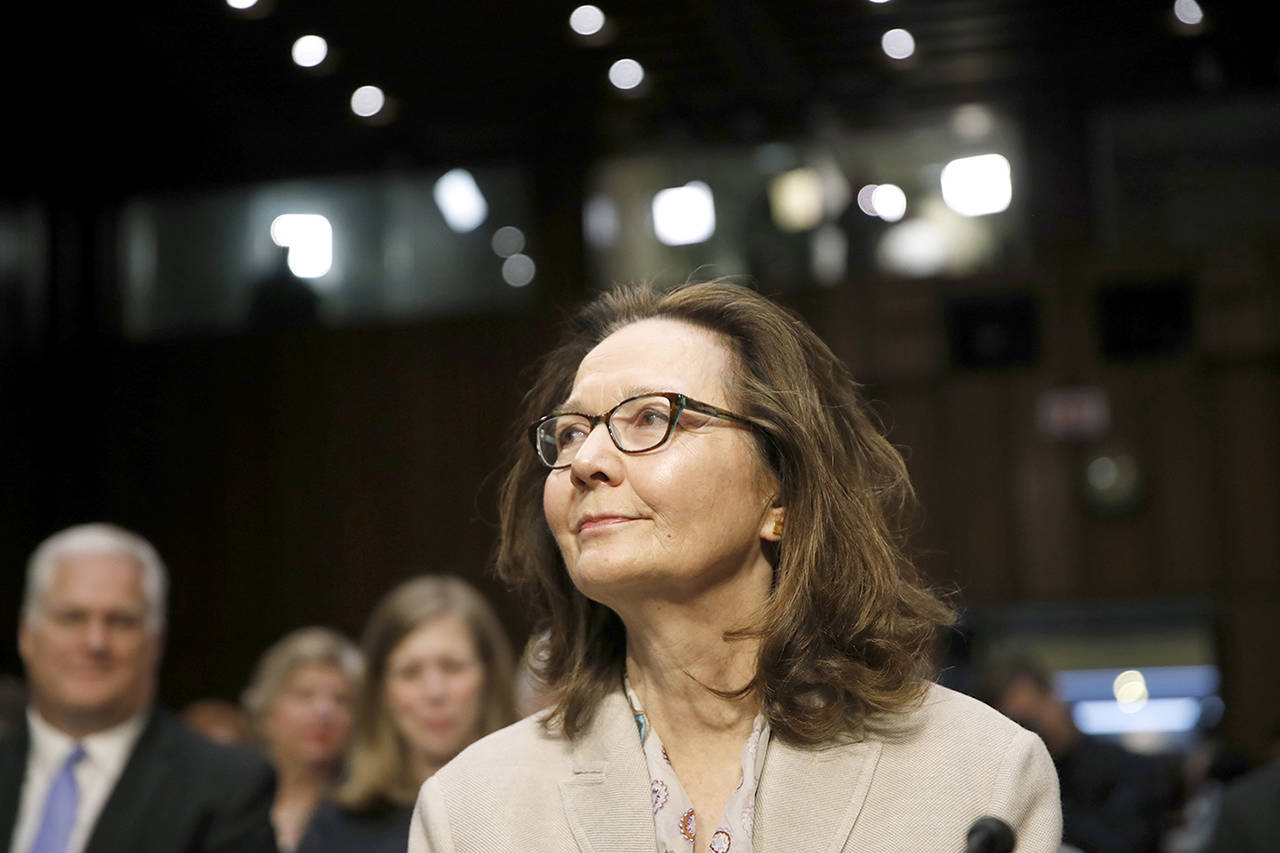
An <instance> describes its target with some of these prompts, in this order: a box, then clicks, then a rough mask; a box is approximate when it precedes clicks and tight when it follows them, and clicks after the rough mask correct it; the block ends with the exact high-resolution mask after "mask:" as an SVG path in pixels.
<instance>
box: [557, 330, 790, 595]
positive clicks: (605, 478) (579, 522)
mask: <svg viewBox="0 0 1280 853" xmlns="http://www.w3.org/2000/svg"><path fill="white" fill-rule="evenodd" d="M736 369H737V366H736V360H735V359H734V358H733V356H732V354H731V353H730V351H729V350H728V348H727V347H726V345H725V344H724V343H722V341H721V339H720V337H719V336H718V335H716V334H715V333H713V332H710V331H707V330H705V329H702V328H700V327H697V326H694V325H691V324H687V323H683V322H680V321H677V320H668V319H649V320H642V321H639V322H637V323H633V324H631V325H629V326H625V327H623V328H622V329H619V330H618V331H617V332H615V333H614V334H612V335H610V336H609V337H607V338H605V339H604V340H603V341H602V342H601V343H600V344H599V345H597V346H596V348H595V349H593V350H592V351H591V352H590V353H588V354H587V356H586V357H585V358H584V359H583V360H582V363H581V364H580V365H579V367H578V373H577V376H576V377H575V379H574V383H573V390H572V391H571V393H570V395H569V399H568V400H566V401H565V402H564V405H562V406H559V407H558V408H559V409H560V410H563V411H575V412H585V413H587V414H596V413H600V412H605V411H608V410H609V409H610V408H612V407H613V406H615V405H617V404H618V403H619V402H621V401H622V400H625V399H627V398H628V397H632V396H634V395H636V394H642V393H645V392H648V391H677V392H679V393H682V394H684V395H686V396H688V397H692V398H694V399H697V400H701V401H702V402H704V403H710V404H712V405H713V406H718V407H720V408H724V409H727V410H730V411H733V409H734V406H733V401H732V400H729V399H728V398H727V393H726V385H727V383H728V380H729V378H730V377H731V376H732V375H733V372H734V370H736ZM754 442H755V439H754V437H753V436H752V434H751V432H750V430H749V429H748V428H746V427H744V426H743V425H742V424H739V423H735V422H732V421H727V420H722V419H717V418H708V417H706V416H705V415H700V414H698V413H695V412H689V411H686V412H685V413H684V414H682V415H681V416H680V420H679V425H678V427H677V429H676V431H675V434H674V435H673V436H672V437H671V440H670V441H669V442H668V443H667V444H665V445H663V446H662V447H660V448H658V449H656V450H652V451H649V452H646V453H640V454H634V455H632V454H626V453H623V452H622V451H620V450H618V448H617V447H615V446H614V444H613V442H612V441H611V440H610V438H609V435H608V432H607V431H606V429H605V428H604V425H603V424H601V425H598V426H597V427H596V428H595V429H594V430H592V432H591V434H590V435H589V436H588V437H587V438H586V440H585V441H584V442H583V443H582V445H581V446H580V449H579V450H578V453H577V456H576V457H575V458H574V460H573V463H572V464H571V465H569V466H568V467H567V468H562V469H558V470H552V471H550V472H549V473H548V474H547V479H546V484H545V486H544V488H543V511H544V513H545V515H546V519H547V524H548V525H549V526H550V528H551V532H552V534H553V535H554V536H555V539H556V543H557V544H558V545H559V546H560V552H561V554H562V555H563V557H564V562H565V566H566V568H567V569H568V571H569V575H570V577H571V578H572V579H573V582H574V584H575V585H576V586H577V587H578V589H579V590H581V591H582V592H583V594H584V595H586V596H587V597H589V598H592V599H594V600H596V601H599V602H601V603H603V604H605V605H607V606H609V607H612V608H614V609H615V610H619V609H620V608H619V605H624V606H625V605H626V604H627V603H630V602H634V601H636V600H638V597H641V598H645V599H648V600H653V599H655V598H657V599H665V600H672V601H687V600H689V599H690V597H691V596H696V595H698V594H699V593H700V592H702V591H704V590H706V589H708V588H711V587H715V586H717V585H723V584H750V585H754V588H755V589H756V590H759V591H764V592H767V590H768V588H769V587H768V585H769V582H770V579H771V577H772V569H771V567H770V566H769V563H768V561H767V559H766V558H765V555H764V551H763V548H762V542H761V540H762V539H776V538H777V537H776V535H774V534H773V526H774V519H775V512H774V510H773V509H772V504H773V501H774V496H775V492H776V486H775V485H774V482H773V478H772V477H771V476H770V475H769V474H768V473H767V472H766V470H765V467H764V465H763V463H762V462H761V461H760V459H759V455H758V453H757V451H756V450H755V445H754ZM624 616H625V614H624Z"/></svg>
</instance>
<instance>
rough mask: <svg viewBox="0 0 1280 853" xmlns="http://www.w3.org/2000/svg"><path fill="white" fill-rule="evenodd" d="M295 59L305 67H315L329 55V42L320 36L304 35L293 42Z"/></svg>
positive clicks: (295, 61)
mask: <svg viewBox="0 0 1280 853" xmlns="http://www.w3.org/2000/svg"><path fill="white" fill-rule="evenodd" d="M291 53H292V55H293V61H294V63H295V64H297V65H300V66H302V67H303V68H315V67H316V66H317V65H319V64H320V63H321V62H324V58H325V57H326V56H328V55H329V43H328V42H326V41H325V40H324V39H322V38H321V37H320V36H303V37H302V38H300V39H298V40H297V41H295V42H294V43H293V50H292V52H291Z"/></svg>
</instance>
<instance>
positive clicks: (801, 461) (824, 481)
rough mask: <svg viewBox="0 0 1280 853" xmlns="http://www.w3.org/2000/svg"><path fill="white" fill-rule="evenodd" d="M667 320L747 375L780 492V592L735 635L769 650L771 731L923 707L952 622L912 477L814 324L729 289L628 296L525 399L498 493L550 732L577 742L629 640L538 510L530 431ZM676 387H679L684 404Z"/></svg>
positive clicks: (745, 400) (573, 340)
mask: <svg viewBox="0 0 1280 853" xmlns="http://www.w3.org/2000/svg"><path fill="white" fill-rule="evenodd" d="M649 318H667V319H674V320H679V321H683V322H686V323H691V324H693V325H695V326H699V327H701V328H704V329H708V330H711V331H713V332H716V333H719V334H720V335H722V336H723V339H724V340H725V341H726V343H727V344H728V346H729V348H730V349H731V350H732V351H733V352H734V354H735V355H736V358H737V362H738V369H737V371H736V372H735V375H734V376H731V377H726V381H725V384H726V388H727V390H728V392H729V403H730V406H732V407H733V408H734V409H735V411H737V412H738V413H739V414H741V415H744V416H745V417H747V418H748V419H750V421H751V422H752V423H753V424H754V425H755V433H756V436H757V447H758V450H759V453H760V456H761V458H762V460H763V461H764V462H765V464H766V465H767V467H768V468H769V469H770V470H771V471H772V473H773V476H774V477H776V479H777V482H778V484H779V501H780V503H781V505H782V506H783V507H785V509H786V534H785V537H784V538H783V539H782V540H781V542H780V543H778V547H777V548H776V552H775V554H774V556H775V557H776V563H775V566H774V570H775V578H776V579H775V583H774V589H773V592H772V595H771V596H770V598H769V600H768V601H767V603H766V604H765V606H764V607H763V609H762V610H761V612H759V613H758V614H755V615H754V618H753V619H752V620H751V622H750V623H749V624H746V625H744V626H743V627H742V629H741V630H735V631H732V632H730V633H729V634H728V635H727V638H729V639H733V638H742V637H754V638H758V639H759V640H760V652H759V661H758V665H757V671H756V675H755V678H754V679H753V680H752V681H751V682H750V683H749V684H748V685H746V686H745V687H744V689H743V692H744V693H745V692H746V691H753V692H755V693H756V694H757V695H758V696H759V697H760V700H761V703H762V706H763V711H764V714H765V716H766V717H767V718H768V720H769V723H770V725H771V726H772V729H773V731H774V732H775V733H777V734H778V735H779V736H780V737H782V738H784V739H785V740H788V741H791V742H793V743H799V744H814V743H818V742H821V741H826V740H829V739H832V738H836V737H841V736H848V735H856V734H857V733H858V732H859V731H860V730H861V729H862V727H863V726H864V724H866V723H867V722H868V721H869V718H870V717H871V716H872V715H876V714H881V713H887V712H895V711H900V710H903V709H905V708H906V707H909V706H910V705H911V704H912V703H914V702H916V701H918V700H919V699H920V698H921V697H922V696H923V694H924V691H925V689H926V686H927V680H928V679H929V678H930V677H932V676H933V675H934V674H935V673H934V662H933V647H934V644H933V640H934V635H935V632H936V630H937V629H938V628H939V627H941V626H945V625H949V624H951V623H952V622H953V621H954V616H953V614H952V611H951V610H950V608H949V607H948V606H947V605H946V604H944V603H943V602H942V601H941V600H940V599H939V598H938V597H937V596H935V595H934V594H933V593H932V592H930V591H929V590H928V589H927V588H926V587H925V586H924V585H922V583H921V582H920V581H919V579H918V578H917V575H916V572H915V570H914V568H913V566H912V564H911V562H910V561H909V560H908V559H907V557H906V556H905V554H904V551H903V544H902V539H903V536H902V534H901V531H900V525H901V524H902V523H903V522H904V521H905V519H906V515H905V513H906V511H907V510H909V509H911V508H913V507H914V505H915V495H914V492H913V490H912V488H911V483H910V481H909V480H908V478H907V471H906V466H905V464H904V463H903V460H902V457H901V456H900V455H899V453H898V452H897V450H895V449H894V447H893V446H892V445H891V444H890V443H889V442H888V440H887V439H886V438H885V437H884V436H883V435H882V434H881V432H880V430H879V429H878V428H877V425H876V423H875V421H874V419H873V418H872V416H871V413H870V412H869V410H868V407H867V404H866V402H865V401H864V400H863V399H862V397H861V395H860V391H859V386H858V385H857V384H856V383H855V382H854V381H853V378H852V376H851V375H850V374H849V371H848V369H847V368H846V367H845V365H844V364H843V363H842V362H841V361H840V360H839V359H838V358H836V356H835V355H834V354H833V353H832V352H831V350H830V349H829V348H828V347H827V346H826V344H824V343H823V342H822V341H821V340H820V339H819V338H818V336H817V335H816V334H815V333H814V332H813V330H812V329H810V328H809V327H808V326H807V325H806V324H805V323H804V322H803V321H801V320H800V319H798V318H797V317H796V316H794V315H793V314H791V313H789V312H788V311H786V310H785V309H783V308H781V307H780V306H778V305H776V304H775V303H773V302H772V301H770V300H769V299H767V298H765V297H763V296H761V295H759V294H758V293H756V292H754V291H752V290H749V289H747V288H745V287H742V286H739V285H735V284H731V283H728V282H723V281H715V282H704V283H699V284H686V285H684V286H681V287H678V288H676V289H675V290H672V291H670V292H667V293H663V292H660V291H657V290H655V289H654V288H652V287H650V286H646V285H629V286H625V287H620V288H617V289H614V290H613V291H610V292H608V293H605V294H603V295H601V296H599V297H597V298H596V299H595V300H593V301H592V302H590V303H588V304H587V305H585V306H584V307H582V308H581V309H580V310H579V311H578V312H577V313H576V314H575V315H573V316H572V318H571V319H570V321H569V322H568V324H567V327H566V329H565V332H564V336H563V338H562V340H561V343H560V345H559V346H558V347H557V348H556V349H555V350H553V351H552V352H551V353H550V354H549V355H548V356H547V357H546V359H545V360H544V362H543V363H542V365H541V369H540V371H539V373H538V376H537V379H536V381H535V382H534V385H533V387H532V388H531V389H530V390H529V392H528V393H527V394H526V395H525V398H524V402H523V407H522V410H521V411H522V416H521V418H520V421H519V423H518V427H519V430H518V432H517V434H516V435H515V436H514V437H513V440H512V444H511V447H510V453H511V454H512V457H511V463H510V469H509V473H508V474H507V476H506V479H505V482H504V483H503V488H502V492H501V496H500V512H501V539H500V541H499V543H498V549H497V560H496V562H497V567H498V571H499V573H500V574H501V575H502V577H503V578H504V579H506V580H507V581H508V583H510V584H511V585H512V586H513V587H514V588H515V589H516V591H517V594H518V595H520V596H521V600H523V601H526V602H528V604H529V606H530V607H531V608H532V610H533V614H534V616H535V620H536V621H535V626H536V629H541V630H545V631H547V640H546V646H545V648H544V649H543V653H542V654H541V655H540V657H539V660H538V662H537V663H538V666H539V668H540V672H539V675H540V676H541V678H542V679H543V680H545V681H546V682H547V683H548V684H549V685H550V687H551V688H552V690H553V691H554V692H555V694H556V695H557V696H558V697H559V701H558V703H557V704H556V706H555V707H554V709H553V710H552V711H551V713H550V714H549V715H548V717H547V719H546V724H547V725H548V726H552V727H555V726H560V727H562V728H563V731H564V732H565V734H566V735H567V736H568V737H570V738H573V737H576V736H577V735H578V734H580V733H581V732H582V731H583V730H584V728H585V727H586V726H587V725H588V723H589V722H590V720H591V718H592V716H593V714H594V712H595V709H596V707H597V706H598V705H599V703H600V701H601V699H602V698H603V697H604V696H605V695H606V694H607V693H608V692H609V691H611V690H615V689H617V686H618V684H619V681H620V679H621V674H622V667H623V663H624V657H625V654H626V637H625V631H624V629H623V625H622V622H621V620H620V619H619V618H618V616H617V614H615V613H614V612H613V611H612V610H610V609H609V608H607V607H605V606H604V605H602V604H598V603H597V602H594V601H591V600H590V599H588V598H587V597H586V596H584V595H583V594H582V593H580V592H579V591H578V590H577V589H576V588H575V587H574V585H573V583H572V582H571V581H570V580H569V576H568V573H567V572H566V571H565V567H564V563H563V560H562V559H561V556H560V553H559V550H558V549H557V547H556V544H555V541H554V540H553V539H552V537H551V534H550V531H549V530H548V528H547V525H546V522H545V520H544V518H543V513H542V487H543V482H544V481H545V479H546V475H547V469H546V468H545V467H544V466H543V464H542V463H541V462H540V461H539V460H538V458H537V456H536V454H535V453H534V450H533V448H532V447H531V446H530V442H529V439H528V435H527V424H530V423H532V422H533V421H535V420H537V418H539V417H540V416H542V415H545V414H548V413H549V412H550V411H552V409H553V408H554V407H555V406H556V405H558V404H559V403H560V402H561V401H563V400H564V399H565V398H566V397H567V396H568V395H569V393H570V391H571V386H572V384H573V380H574V376H575V374H576V372H577V369H578V365H579V363H580V362H581V361H582V359H583V357H584V356H586V354H587V353H588V352H589V351H590V350H591V349H592V348H594V347H595V346H596V344H598V343H600V342H601V341H602V340H604V339H605V338H606V337H608V336H609V335H610V334H612V333H613V332H615V331H617V330H618V329H619V328H621V327H623V326H626V325H628V324H630V323H634V322H637V321H639V320H644V319H649ZM673 390H680V389H673Z"/></svg>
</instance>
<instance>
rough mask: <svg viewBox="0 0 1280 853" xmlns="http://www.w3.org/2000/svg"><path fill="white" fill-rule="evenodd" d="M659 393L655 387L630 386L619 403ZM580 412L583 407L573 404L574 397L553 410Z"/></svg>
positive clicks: (624, 390)
mask: <svg viewBox="0 0 1280 853" xmlns="http://www.w3.org/2000/svg"><path fill="white" fill-rule="evenodd" d="M658 393H661V391H660V389H659V388H658V387H657V386H654V385H628V386H627V387H625V388H623V389H622V396H621V397H619V398H618V403H621V402H622V401H623V400H630V399H631V398H632V397H639V396H640V395H641V394H658ZM614 405H615V406H616V405H617V403H614ZM611 408H613V406H609V407H608V408H606V409H605V411H606V412H607V411H608V410H609V409H611ZM580 410H581V407H580V406H579V405H578V404H577V403H574V402H573V397H569V398H568V399H567V400H565V401H564V402H562V403H561V404H560V405H558V406H556V407H555V408H554V409H552V411H553V412H573V411H580ZM582 414H590V413H589V412H582Z"/></svg>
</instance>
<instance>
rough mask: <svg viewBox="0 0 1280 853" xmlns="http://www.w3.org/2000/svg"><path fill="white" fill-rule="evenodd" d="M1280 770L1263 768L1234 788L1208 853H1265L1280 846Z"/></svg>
mask: <svg viewBox="0 0 1280 853" xmlns="http://www.w3.org/2000/svg"><path fill="white" fill-rule="evenodd" d="M1277 839H1280V766H1272V767H1264V768H1263V769H1261V770H1255V771H1254V772H1252V773H1250V774H1249V775H1247V776H1244V777H1242V778H1241V779H1239V780H1238V781H1236V782H1234V783H1232V784H1231V786H1230V787H1228V788H1227V792H1226V794H1225V795H1223V798H1222V811H1221V813H1220V814H1219V815H1218V825H1217V828H1216V829H1215V830H1214V833H1213V840H1212V841H1211V842H1210V844H1209V847H1208V848H1207V849H1208V851H1209V853H1255V851H1256V853H1265V851H1268V850H1275V849H1276V845H1277V844H1280V840H1277Z"/></svg>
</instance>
